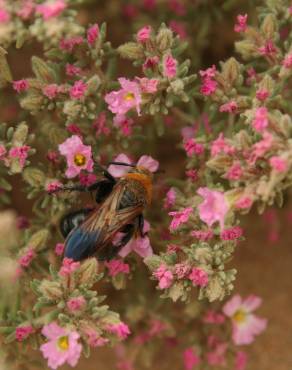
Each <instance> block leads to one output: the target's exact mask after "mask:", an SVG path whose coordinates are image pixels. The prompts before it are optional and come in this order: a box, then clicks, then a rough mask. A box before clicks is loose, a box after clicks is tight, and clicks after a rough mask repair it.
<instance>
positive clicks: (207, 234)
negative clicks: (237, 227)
mask: <svg viewBox="0 0 292 370" xmlns="http://www.w3.org/2000/svg"><path fill="white" fill-rule="evenodd" d="M191 236H193V237H195V238H197V239H198V240H201V241H203V242H206V241H208V240H211V239H212V238H213V237H214V233H213V231H212V230H194V231H192V232H191Z"/></svg>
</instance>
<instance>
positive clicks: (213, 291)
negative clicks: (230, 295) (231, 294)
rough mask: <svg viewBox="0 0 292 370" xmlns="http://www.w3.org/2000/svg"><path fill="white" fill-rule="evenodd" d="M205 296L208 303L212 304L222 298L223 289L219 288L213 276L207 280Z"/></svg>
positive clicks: (218, 283) (218, 280)
mask: <svg viewBox="0 0 292 370" xmlns="http://www.w3.org/2000/svg"><path fill="white" fill-rule="evenodd" d="M206 296H207V298H208V299H209V302H214V301H216V300H217V299H220V300H221V299H223V298H224V288H223V287H222V286H221V284H220V279H219V277H218V276H213V277H211V279H210V280H209V283H208V286H207V288H206Z"/></svg>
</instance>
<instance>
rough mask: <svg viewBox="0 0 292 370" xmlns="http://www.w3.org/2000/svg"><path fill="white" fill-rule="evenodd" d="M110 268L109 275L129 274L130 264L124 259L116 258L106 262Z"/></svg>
mask: <svg viewBox="0 0 292 370" xmlns="http://www.w3.org/2000/svg"><path fill="white" fill-rule="evenodd" d="M104 265H105V266H106V267H107V268H108V270H109V271H108V273H109V276H116V275H118V274H129V273H130V266H129V265H128V264H127V263H124V262H123V261H122V260H118V259H114V260H111V261H109V262H105V264H104Z"/></svg>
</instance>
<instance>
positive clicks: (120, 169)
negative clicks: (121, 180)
mask: <svg viewBox="0 0 292 370" xmlns="http://www.w3.org/2000/svg"><path fill="white" fill-rule="evenodd" d="M113 162H122V163H128V164H131V163H132V161H131V160H130V158H129V157H128V156H127V155H126V154H124V153H121V154H119V155H118V156H117V157H115V158H114V159H113ZM129 168H130V167H127V166H118V165H114V164H111V165H110V166H109V167H108V172H109V173H110V174H111V175H112V176H114V177H122V176H124V175H125V174H126V173H127V172H129Z"/></svg>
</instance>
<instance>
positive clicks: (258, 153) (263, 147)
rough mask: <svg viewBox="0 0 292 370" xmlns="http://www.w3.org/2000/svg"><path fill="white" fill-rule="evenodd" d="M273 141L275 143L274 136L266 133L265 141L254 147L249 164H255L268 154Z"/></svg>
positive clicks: (264, 134) (264, 135)
mask: <svg viewBox="0 0 292 370" xmlns="http://www.w3.org/2000/svg"><path fill="white" fill-rule="evenodd" d="M273 141H274V138H273V135H272V134H271V133H269V132H267V131H264V132H263V139H262V140H260V141H258V142H257V143H256V144H254V145H253V148H252V152H251V155H250V158H249V159H248V162H249V163H250V164H254V163H255V162H256V161H257V159H258V158H260V157H262V156H263V155H264V154H266V152H267V151H269V150H270V149H271V146H272V145H273Z"/></svg>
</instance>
